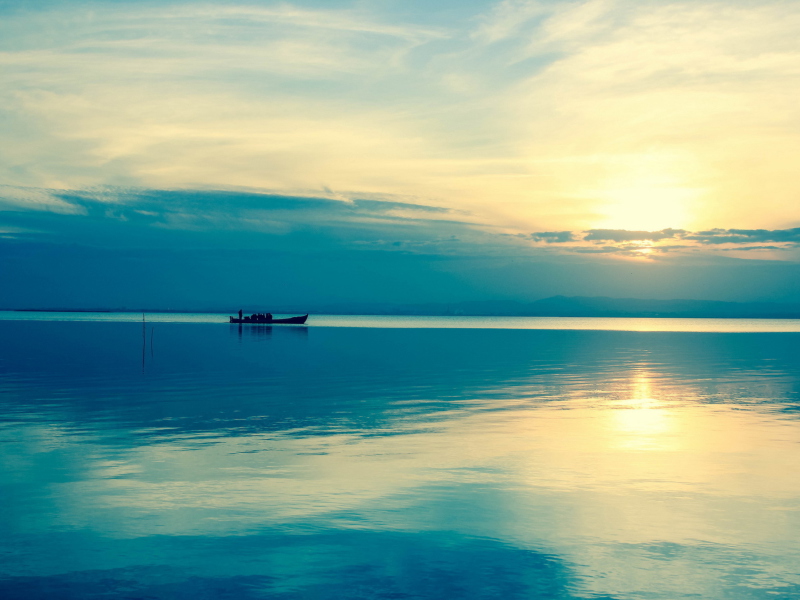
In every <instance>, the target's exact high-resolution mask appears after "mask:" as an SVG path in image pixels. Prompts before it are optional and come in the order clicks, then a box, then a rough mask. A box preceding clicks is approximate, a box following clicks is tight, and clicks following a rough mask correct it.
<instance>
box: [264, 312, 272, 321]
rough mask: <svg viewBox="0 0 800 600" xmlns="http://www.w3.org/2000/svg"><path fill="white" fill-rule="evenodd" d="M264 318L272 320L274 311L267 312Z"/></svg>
mask: <svg viewBox="0 0 800 600" xmlns="http://www.w3.org/2000/svg"><path fill="white" fill-rule="evenodd" d="M264 318H265V319H267V320H268V321H272V313H267V314H265V315H264Z"/></svg>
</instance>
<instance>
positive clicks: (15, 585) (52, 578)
mask: <svg viewBox="0 0 800 600" xmlns="http://www.w3.org/2000/svg"><path fill="white" fill-rule="evenodd" d="M8 314H9V313H6V315H8ZM13 314H16V315H19V314H23V315H33V316H34V317H35V318H34V317H32V318H26V319H22V320H20V319H13V318H5V317H4V318H0V341H2V349H1V350H0V494H1V496H2V498H3V508H2V513H0V556H2V560H0V597H2V598H26V599H28V598H48V599H51V598H76V599H77V598H158V599H161V598H163V599H168V598H169V599H171V598H192V599H205V598H208V599H217V598H243V599H245V600H247V599H251V598H280V599H283V598H286V599H289V598H292V599H294V598H298V599H300V598H303V599H304V598H313V599H326V600H327V599H333V598H564V599H568V598H569V599H571V598H620V599H622V598H631V599H633V598H642V599H650V598H658V599H662V598H663V599H670V600H672V599H680V598H720V599H722V598H725V599H728V598H731V599H748V600H750V599H760V598H778V599H788V598H800V572H799V570H798V568H797V565H798V564H800V541H798V540H800V478H798V477H797V473H798V472H800V422H798V417H800V397H799V396H798V389H799V388H798V374H800V355H799V354H798V350H797V349H798V344H800V334H797V333H791V332H776V331H761V332H747V331H746V330H744V331H743V330H739V331H738V332H735V333H734V332H731V331H730V330H723V331H713V330H714V328H715V326H714V324H713V323H700V324H696V325H695V327H704V328H705V329H701V330H700V331H698V332H685V331H636V330H633V331H613V330H591V329H592V328H591V327H586V328H580V329H572V328H569V327H568V328H564V329H547V328H543V327H538V328H527V327H526V326H523V327H522V328H520V329H513V328H509V327H507V326H504V327H500V328H491V327H480V328H474V327H455V326H446V327H439V326H431V327H428V326H425V327H420V326H413V327H405V328H404V327H398V326H394V325H393V326H387V327H374V326H373V327H370V326H359V327H355V326H346V327H343V326H334V325H331V324H330V323H325V322H324V321H321V322H318V323H317V325H313V324H312V325H311V326H309V327H281V326H275V327H268V326H249V327H248V326H245V327H243V328H240V327H238V326H235V325H233V326H232V325H228V324H220V323H218V322H216V323H214V322H203V321H202V319H201V321H200V322H186V321H190V320H191V319H189V318H186V319H185V321H184V322H169V318H166V319H164V320H158V319H157V318H156V317H155V316H153V317H152V320H148V324H147V325H146V329H145V334H146V336H145V337H144V339H143V336H142V324H141V321H140V319H141V315H138V319H139V321H138V322H137V315H135V314H134V315H130V320H129V321H127V322H126V321H124V320H121V319H120V318H108V319H105V320H100V319H96V318H95V319H78V318H75V319H69V320H65V319H63V318H62V319H58V320H53V318H44V317H46V315H43V314H42V313H13ZM71 314H72V315H78V316H79V317H80V315H82V314H81V313H71ZM83 316H84V317H85V316H86V315H85V314H83ZM126 318H127V317H126ZM214 318H215V319H216V320H219V315H216V316H215V317H214ZM148 319H151V316H150V315H148ZM172 319H175V317H172ZM332 319H334V320H335V319H336V318H335V317H334V318H332ZM339 319H344V318H343V317H339ZM351 319H352V318H351ZM370 319H374V318H372V317H370V318H364V319H362V321H361V322H362V325H363V323H365V322H368V321H369V320H370ZM438 319H443V318H438ZM444 319H446V318H444ZM455 319H458V318H455ZM655 321H667V320H665V319H656V320H655ZM687 321H696V322H699V321H705V320H702V319H690V320H687ZM311 322H312V323H313V321H311ZM394 323H397V320H395V321H394ZM451 325H452V323H451ZM597 325H598V328H599V329H607V328H608V325H607V324H606V325H603V324H602V323H600V324H597ZM784 325H785V324H784ZM726 326H728V327H730V325H726ZM626 327H627V328H628V329H631V328H632V327H633V326H631V325H630V324H629V325H627V326H626ZM662 327H663V326H662ZM717 329H719V327H717ZM143 342H144V343H143Z"/></svg>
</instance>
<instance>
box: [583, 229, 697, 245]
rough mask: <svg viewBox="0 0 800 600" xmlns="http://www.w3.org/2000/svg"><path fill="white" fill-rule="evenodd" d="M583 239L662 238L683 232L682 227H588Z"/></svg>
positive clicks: (628, 239) (627, 239)
mask: <svg viewBox="0 0 800 600" xmlns="http://www.w3.org/2000/svg"><path fill="white" fill-rule="evenodd" d="M585 233H587V234H588V235H586V236H585V237H584V238H583V239H584V241H587V242H589V241H595V240H602V241H614V242H623V241H634V240H651V241H656V240H663V239H666V238H674V237H676V236H680V235H681V234H683V233H685V231H684V230H682V229H662V230H661V231H627V230H625V229H590V230H589V231H587V232H585Z"/></svg>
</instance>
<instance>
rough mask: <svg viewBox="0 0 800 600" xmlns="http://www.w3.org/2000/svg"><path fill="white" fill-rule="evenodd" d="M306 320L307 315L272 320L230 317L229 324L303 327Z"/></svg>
mask: <svg viewBox="0 0 800 600" xmlns="http://www.w3.org/2000/svg"><path fill="white" fill-rule="evenodd" d="M306 319H308V315H302V316H300V317H288V318H286V319H273V318H272V315H252V316H249V317H242V318H236V317H231V318H230V322H231V323H250V324H251V325H275V324H284V325H303V324H304V323H305V322H306Z"/></svg>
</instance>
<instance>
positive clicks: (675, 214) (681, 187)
mask: <svg viewBox="0 0 800 600" xmlns="http://www.w3.org/2000/svg"><path fill="white" fill-rule="evenodd" d="M688 170H690V169H688V168H687V167H686V166H685V164H684V163H683V161H676V159H675V158H674V157H661V158H659V157H655V156H652V155H648V156H643V157H629V162H624V161H621V164H616V165H614V168H613V169H611V171H612V173H611V174H610V175H609V177H607V178H606V179H605V181H603V182H602V183H601V185H600V186H598V187H597V188H595V189H593V190H592V192H591V193H592V195H593V196H594V198H595V199H596V200H597V203H598V207H597V209H598V212H599V213H600V214H602V215H604V218H603V219H602V220H601V221H599V222H597V223H596V224H595V227H596V228H598V229H600V228H602V229H627V230H634V231H639V230H642V231H659V230H661V229H666V228H669V227H671V228H674V229H680V228H686V227H687V225H688V224H689V223H690V222H691V220H692V213H693V209H694V207H695V206H696V205H697V203H698V201H699V200H700V199H701V197H702V196H703V194H704V189H703V188H701V187H698V186H697V185H695V184H694V182H693V179H694V177H693V176H692V175H693V174H690V173H687V171H688Z"/></svg>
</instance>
